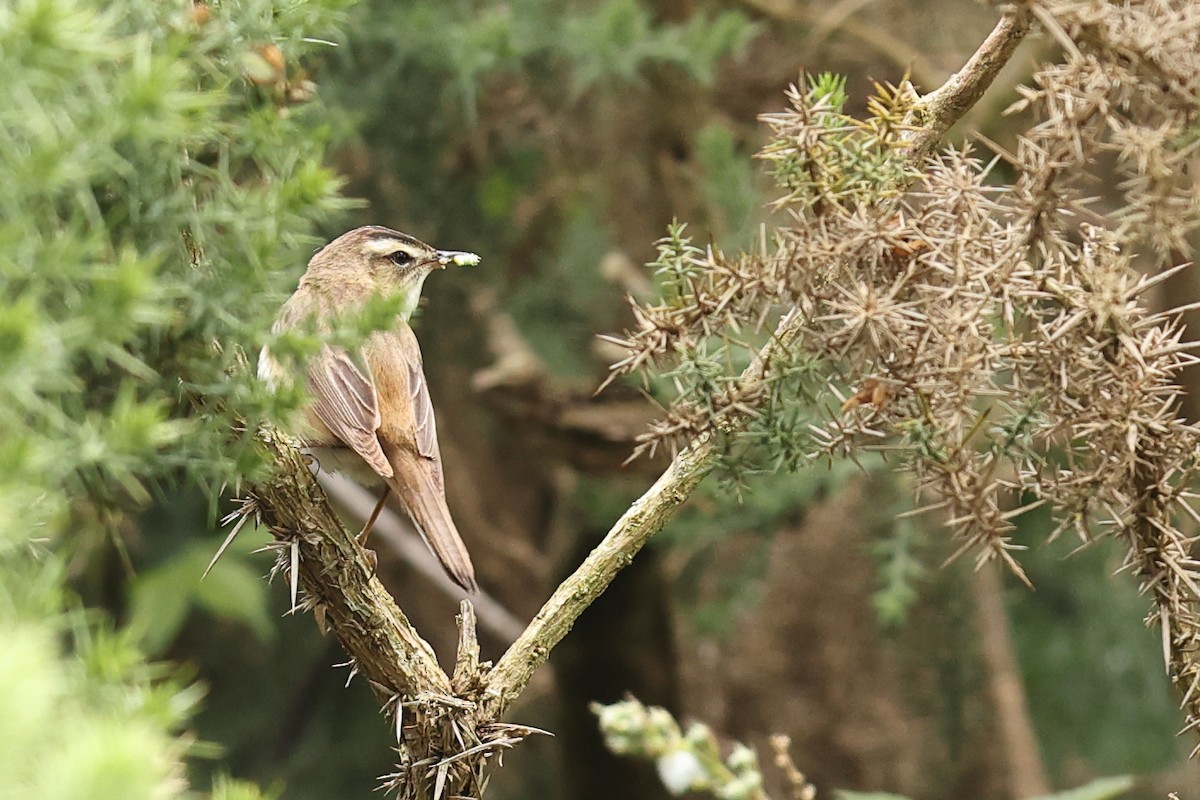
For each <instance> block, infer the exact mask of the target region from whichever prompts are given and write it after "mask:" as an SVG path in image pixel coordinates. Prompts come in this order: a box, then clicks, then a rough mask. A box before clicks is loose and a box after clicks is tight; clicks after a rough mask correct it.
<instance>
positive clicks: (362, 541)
mask: <svg viewBox="0 0 1200 800" xmlns="http://www.w3.org/2000/svg"><path fill="white" fill-rule="evenodd" d="M391 491H392V487H390V486H384V487H383V494H381V495H379V502H378V503H376V504H375V510H374V511H372V512H371V516H370V517H369V518H368V519H367V524H366V525H364V526H363V529H362V532H361V533H359V534H358V537H357V538H358V545H359V547H364V548H365V547H366V546H367V536H369V535H370V533H371V528H374V527H375V520H377V519H379V513H380V512H381V511H383V504H384V501H386V500H387V499H388V494H389V493H391Z"/></svg>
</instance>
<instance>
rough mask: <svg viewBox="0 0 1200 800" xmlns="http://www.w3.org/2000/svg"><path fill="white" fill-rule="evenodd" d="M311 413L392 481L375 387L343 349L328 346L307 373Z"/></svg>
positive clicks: (314, 360) (376, 470)
mask: <svg viewBox="0 0 1200 800" xmlns="http://www.w3.org/2000/svg"><path fill="white" fill-rule="evenodd" d="M308 382H309V386H310V388H311V389H312V393H313V404H312V412H313V414H315V415H316V417H317V419H319V420H320V421H321V422H323V423H324V424H325V426H326V427H327V428H329V430H330V432H331V433H333V435H334V436H336V437H337V438H339V439H341V440H342V441H343V442H345V443H346V444H347V445H348V446H349V447H350V448H351V449H352V450H354V452H356V453H358V454H359V455H360V456H362V459H363V461H366V462H367V464H368V465H369V466H370V467H371V469H373V470H375V472H376V473H378V474H379V475H380V476H382V477H384V478H390V477H392V475H393V474H394V471H393V469H392V465H391V464H390V463H388V459H387V456H385V455H384V453H383V448H382V447H381V446H380V444H379V436H378V435H377V433H376V431H378V430H379V422H380V416H379V402H378V400H377V398H376V396H375V386H374V384H372V383H371V380H370V378H368V377H367V376H365V375H363V373H362V371H361V370H360V369H359V368H358V367H357V366H356V365H355V363H354V361H353V359H351V358H350V355H349V354H348V353H347V352H346V351H345V350H343V349H342V348H340V347H333V346H326V347H324V348H323V349H322V350H321V353H320V354H319V355H318V356H317V357H316V358H315V359H313V361H312V363H311V365H310V367H309V370H308Z"/></svg>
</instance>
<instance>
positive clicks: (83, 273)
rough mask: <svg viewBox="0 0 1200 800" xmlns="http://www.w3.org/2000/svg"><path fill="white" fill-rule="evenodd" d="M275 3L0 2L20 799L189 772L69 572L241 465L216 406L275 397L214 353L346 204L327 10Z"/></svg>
mask: <svg viewBox="0 0 1200 800" xmlns="http://www.w3.org/2000/svg"><path fill="white" fill-rule="evenodd" d="M278 5H279V4H273V3H270V2H265V1H264V0H249V2H244V3H240V4H238V5H237V9H236V13H228V12H230V11H231V9H229V8H228V7H226V6H224V5H219V6H214V7H210V6H207V5H205V4H203V3H195V4H188V3H160V2H157V1H156V0H119V2H112V3H105V4H96V3H88V2H84V1H83V0H17V1H16V2H12V3H5V4H3V6H0V73H2V74H3V75H4V80H3V81H0V131H3V133H2V134H0V184H2V185H3V187H4V188H3V190H2V191H0V242H2V243H3V244H2V246H0V294H2V296H3V300H2V301H0V354H2V355H0V428H2V429H3V431H4V432H3V434H2V435H0V507H3V509H4V513H3V514H0V631H3V632H2V633H0V638H3V639H4V641H5V642H6V643H8V645H11V646H8V645H6V648H7V649H6V651H5V655H6V657H7V658H6V659H4V660H3V664H0V668H2V670H3V672H4V675H3V682H4V683H5V686H6V687H7V688H9V689H11V688H12V687H14V686H15V687H18V688H19V687H25V688H27V689H28V691H24V690H21V691H19V692H18V693H17V694H13V692H12V691H7V692H4V693H3V695H4V696H3V697H0V707H3V709H4V712H3V713H0V716H3V717H4V723H2V724H0V750H3V751H4V753H5V754H6V756H5V757H4V758H3V759H0V785H3V786H5V787H6V788H7V789H9V790H10V791H13V792H16V793H17V794H20V795H21V796H29V797H34V796H36V797H47V798H50V797H62V798H66V797H77V796H83V794H87V795H88V796H95V797H156V798H157V797H173V796H178V795H180V794H182V793H183V792H185V791H186V789H187V787H186V783H185V782H184V780H183V779H182V770H181V768H180V765H179V759H180V757H181V756H182V755H183V753H184V752H185V748H184V747H183V744H184V743H183V742H180V741H177V740H175V739H174V733H175V732H177V731H178V729H179V727H180V726H181V725H182V724H184V722H185V721H186V718H187V714H186V713H184V712H186V711H187V709H189V708H190V707H191V706H192V705H193V704H194V701H195V699H196V697H195V694H196V692H195V690H192V691H191V692H187V693H184V692H182V691H181V689H180V687H179V686H175V685H172V684H166V683H163V681H162V677H163V676H162V674H161V671H155V670H150V669H148V668H147V667H145V665H144V663H143V662H142V661H141V656H140V655H139V654H138V652H137V648H136V647H135V645H134V642H133V640H132V637H131V636H128V635H124V634H121V635H117V634H111V633H107V634H106V633H103V630H104V628H105V627H106V626H107V625H111V623H104V622H103V621H102V619H103V618H102V616H101V615H100V614H99V613H97V614H96V615H95V616H90V615H84V614H82V613H79V614H70V615H66V614H64V613H63V609H64V607H65V606H67V605H69V603H68V601H67V600H66V597H67V593H66V591H65V588H64V587H65V584H66V576H65V567H64V565H65V564H67V563H73V564H74V565H75V566H76V568H77V569H78V568H79V565H80V564H81V563H83V562H85V561H86V560H87V555H88V553H89V551H88V550H87V548H88V547H94V546H97V545H101V544H103V543H105V542H106V541H108V540H109V537H112V538H113V539H117V540H119V537H120V533H121V527H120V526H121V525H122V520H123V515H124V514H126V513H127V512H129V511H131V510H136V509H138V508H139V507H141V506H142V505H143V504H144V503H145V502H147V500H148V499H149V497H150V492H151V490H152V489H154V488H155V487H156V486H159V487H161V486H164V485H174V486H179V485H187V486H190V487H202V488H207V489H209V490H210V494H214V495H215V494H216V492H215V490H216V488H217V487H219V486H220V485H221V484H222V482H225V481H232V480H234V479H235V478H236V477H237V476H238V475H239V474H241V473H243V472H246V471H248V470H249V468H250V467H251V466H253V464H254V463H255V457H254V456H253V451H252V448H251V447H250V446H249V442H248V437H241V438H238V437H234V441H233V442H232V443H231V431H232V429H233V425H232V422H233V411H234V409H236V411H238V412H239V413H241V414H243V415H246V416H248V417H250V418H252V419H253V418H254V417H256V416H257V415H260V414H263V413H265V411H266V410H267V409H268V408H270V407H271V406H272V404H273V403H275V402H276V401H275V400H273V399H272V398H268V397H266V396H265V393H264V392H263V391H262V390H260V389H257V388H255V387H254V386H253V385H252V383H251V382H250V381H248V380H240V379H236V378H232V377H230V375H229V371H230V367H231V365H232V364H233V347H232V345H235V344H239V343H240V344H243V345H247V346H253V343H254V342H255V340H256V339H259V338H261V337H262V336H263V335H264V332H265V331H266V330H267V329H268V327H269V319H270V316H271V315H272V313H273V312H274V308H276V307H277V304H276V303H274V302H273V301H272V299H271V296H272V295H274V296H276V297H278V296H281V295H283V293H284V292H285V291H286V288H287V287H286V283H287V282H288V280H289V276H290V274H291V273H289V272H287V271H285V270H283V269H282V267H283V266H285V265H287V266H291V265H293V264H296V263H302V262H303V258H304V256H303V254H304V252H305V250H307V249H310V248H311V244H310V243H311V241H312V238H310V234H311V231H310V229H311V227H312V225H313V223H314V221H315V220H317V219H320V218H322V217H324V216H327V215H328V214H330V213H331V212H332V211H334V210H335V209H336V208H337V207H338V206H339V205H340V203H341V201H339V200H338V199H337V195H336V189H337V181H336V180H335V179H334V178H333V176H332V175H331V173H329V172H328V171H327V170H326V169H324V168H323V167H322V166H321V163H320V157H321V151H322V145H323V142H324V140H325V138H326V137H325V135H324V133H323V126H322V124H321V123H320V118H319V116H318V115H317V114H316V113H315V110H314V109H312V108H311V107H310V106H311V104H309V103H308V102H307V100H308V99H309V98H311V96H312V93H313V86H312V84H311V82H310V81H309V80H308V78H307V75H306V74H305V73H304V71H303V70H302V69H300V68H299V67H298V66H297V61H298V60H299V58H300V57H302V56H304V55H306V54H308V53H310V52H311V51H312V50H314V49H315V48H317V47H320V45H315V44H310V43H306V42H304V41H303V39H304V38H305V37H313V36H322V35H323V36H325V37H328V35H329V34H330V28H331V26H333V25H334V24H335V23H336V19H337V6H338V5H339V3H337V2H333V1H332V0H331V1H330V2H313V3H307V4H294V3H293V4H286V5H285V6H284V7H277V6H278ZM101 6H102V9H101ZM218 343H222V344H224V345H225V347H223V348H222V347H219V346H218ZM201 402H203V403H204V404H205V405H206V411H205V412H204V413H197V407H198V403H201ZM279 402H280V403H286V402H288V401H287V399H286V398H284V399H282V400H280V401H279ZM222 404H224V407H225V408H226V409H227V410H225V411H221V410H219V409H220V407H221V406H222ZM72 559H74V561H73V562H72V561H71V560H72ZM97 627H99V628H100V629H101V632H100V633H96V632H95V631H94V629H95V628H97ZM9 711H13V712H14V713H11V714H10V713H8V712H9ZM229 791H230V792H233V791H237V792H240V796H249V795H248V794H247V793H246V792H242V791H241V790H237V789H234V788H231V789H230V790H229ZM81 793H82V794H81Z"/></svg>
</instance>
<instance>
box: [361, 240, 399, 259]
mask: <svg viewBox="0 0 1200 800" xmlns="http://www.w3.org/2000/svg"><path fill="white" fill-rule="evenodd" d="M363 247H364V248H365V249H367V250H369V251H371V252H372V253H374V254H376V255H380V256H390V255H391V254H392V253H395V252H396V251H397V250H404V251H406V252H410V250H409V247H408V245H406V244H405V243H404V242H401V241H397V240H396V239H385V238H379V239H368V240H367V242H366V244H365V245H363Z"/></svg>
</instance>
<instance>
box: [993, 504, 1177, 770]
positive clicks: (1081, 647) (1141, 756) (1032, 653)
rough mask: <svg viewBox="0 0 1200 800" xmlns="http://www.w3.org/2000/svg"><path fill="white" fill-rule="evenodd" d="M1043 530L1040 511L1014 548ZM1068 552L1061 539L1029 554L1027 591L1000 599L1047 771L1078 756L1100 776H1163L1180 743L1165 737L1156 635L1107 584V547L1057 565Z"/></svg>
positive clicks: (1169, 721)
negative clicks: (1030, 588) (1004, 601)
mask: <svg viewBox="0 0 1200 800" xmlns="http://www.w3.org/2000/svg"><path fill="white" fill-rule="evenodd" d="M1051 527H1052V523H1051V522H1050V520H1049V515H1048V514H1047V513H1046V512H1045V511H1044V510H1042V509H1038V510H1037V511H1033V512H1031V513H1029V514H1028V515H1026V517H1025V518H1024V519H1023V520H1022V521H1021V524H1020V526H1019V528H1018V541H1020V542H1031V541H1036V540H1038V539H1040V538H1041V537H1043V536H1045V535H1046V531H1047V530H1050V529H1051ZM1076 545H1077V543H1075V542H1071V541H1068V540H1067V539H1066V537H1063V539H1060V540H1058V541H1056V542H1054V543H1053V544H1052V545H1042V546H1036V547H1031V548H1030V549H1029V551H1028V552H1027V553H1025V555H1024V556H1023V558H1022V563H1023V564H1024V566H1025V568H1026V571H1027V573H1028V575H1029V578H1030V580H1031V581H1032V582H1033V585H1034V586H1035V587H1037V591H1035V592H1030V591H1028V590H1027V589H1025V588H1024V587H1019V586H1015V585H1014V586H1013V588H1012V589H1011V590H1010V591H1009V593H1008V594H1007V600H1008V609H1009V614H1010V616H1011V618H1012V621H1013V627H1012V635H1013V640H1014V644H1015V646H1016V650H1017V655H1018V658H1019V660H1020V664H1021V672H1022V675H1023V676H1024V678H1025V689H1026V693H1027V695H1028V697H1029V707H1030V709H1031V711H1032V714H1033V719H1034V725H1035V729H1036V730H1037V732H1038V738H1039V741H1040V742H1041V743H1042V751H1043V754H1044V756H1045V758H1046V761H1047V764H1048V765H1049V766H1050V767H1051V769H1052V770H1054V771H1056V772H1058V771H1065V770H1066V769H1067V768H1068V767H1069V766H1070V765H1072V764H1077V763H1079V761H1080V759H1085V760H1086V761H1088V762H1090V763H1092V764H1095V765H1097V766H1098V767H1101V768H1102V769H1103V770H1105V771H1116V770H1119V771H1129V772H1135V773H1148V772H1151V771H1154V770H1160V769H1164V768H1166V767H1167V766H1168V765H1169V764H1171V763H1173V762H1174V760H1175V759H1176V758H1178V757H1180V756H1181V755H1183V754H1184V753H1186V750H1187V742H1185V741H1181V740H1180V739H1179V738H1177V737H1175V736H1174V735H1173V732H1174V730H1175V729H1176V728H1177V723H1176V720H1177V718H1178V707H1177V705H1176V702H1175V700H1174V699H1173V698H1172V695H1171V691H1170V689H1169V687H1168V686H1167V685H1166V684H1165V683H1164V682H1163V680H1162V671H1163V662H1162V649H1161V640H1160V636H1159V633H1158V632H1157V631H1151V630H1147V629H1146V628H1145V626H1144V625H1143V624H1142V622H1141V620H1142V617H1143V616H1144V614H1145V601H1144V598H1143V597H1142V596H1140V595H1139V593H1138V591H1137V588H1136V587H1135V586H1132V585H1129V584H1128V583H1126V582H1123V581H1120V580H1118V579H1117V578H1114V577H1113V573H1114V572H1116V570H1117V567H1118V566H1119V564H1120V554H1119V553H1118V552H1117V550H1116V548H1114V547H1112V546H1110V543H1109V542H1096V543H1094V544H1093V545H1092V546H1090V547H1088V548H1086V549H1083V550H1081V551H1078V552H1075V553H1074V554H1072V555H1071V557H1070V558H1067V555H1068V554H1071V553H1072V551H1073V550H1075V549H1076ZM1064 680H1066V681H1069V684H1070V689H1069V690H1065V689H1064V688H1063V683H1064Z"/></svg>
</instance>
